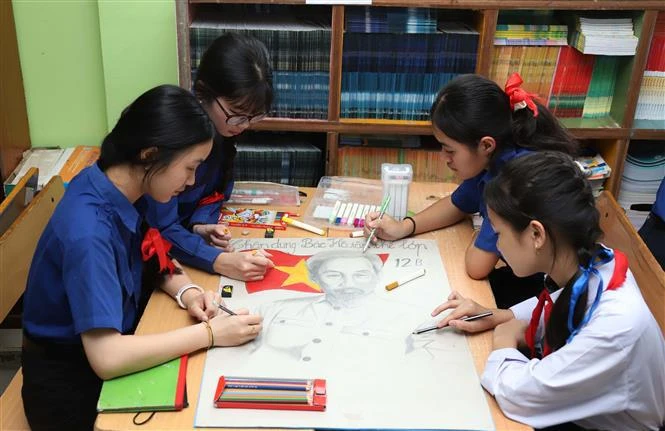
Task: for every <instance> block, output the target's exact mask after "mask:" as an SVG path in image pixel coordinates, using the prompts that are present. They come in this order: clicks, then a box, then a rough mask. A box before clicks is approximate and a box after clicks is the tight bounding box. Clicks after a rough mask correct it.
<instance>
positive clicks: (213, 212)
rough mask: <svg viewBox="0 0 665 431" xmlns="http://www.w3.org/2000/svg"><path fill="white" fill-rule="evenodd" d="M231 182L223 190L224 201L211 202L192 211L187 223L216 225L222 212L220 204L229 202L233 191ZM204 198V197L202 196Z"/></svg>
mask: <svg viewBox="0 0 665 431" xmlns="http://www.w3.org/2000/svg"><path fill="white" fill-rule="evenodd" d="M233 184H234V182H233V181H229V184H227V185H226V189H225V190H224V200H223V201H218V202H213V203H211V204H207V205H201V206H199V207H197V208H196V209H195V210H194V213H193V214H192V217H191V219H190V220H189V223H190V224H191V225H194V224H217V223H218V221H219V214H220V213H221V210H222V204H223V203H224V202H226V201H227V200H229V198H230V197H231V192H232V191H233ZM203 197H205V196H203Z"/></svg>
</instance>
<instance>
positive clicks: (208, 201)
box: [197, 192, 224, 207]
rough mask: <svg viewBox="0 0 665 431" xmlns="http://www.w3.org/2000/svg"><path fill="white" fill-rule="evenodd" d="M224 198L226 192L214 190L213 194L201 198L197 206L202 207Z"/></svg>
mask: <svg viewBox="0 0 665 431" xmlns="http://www.w3.org/2000/svg"><path fill="white" fill-rule="evenodd" d="M223 200H224V194H223V193H220V192H214V193H213V194H211V195H208V196H206V197H204V198H201V200H200V201H199V203H198V205H197V206H199V207H202V206H204V205H210V204H214V203H215V202H220V201H223Z"/></svg>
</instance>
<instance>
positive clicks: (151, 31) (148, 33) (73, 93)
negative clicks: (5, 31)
mask: <svg viewBox="0 0 665 431" xmlns="http://www.w3.org/2000/svg"><path fill="white" fill-rule="evenodd" d="M13 7H14V19H15V21H16V33H17V39H18V45H19V55H20V60H21V69H22V73H23V85H24V88H25V96H26V105H27V109H28V121H29V123H30V139H31V141H32V146H33V147H45V146H60V147H69V146H75V145H98V144H99V143H100V142H101V140H102V138H103V137H104V135H105V134H106V133H107V132H108V130H110V128H111V127H113V124H115V121H116V120H117V118H118V115H119V114H120V111H121V110H122V109H123V108H124V107H125V106H127V104H129V103H130V102H131V101H132V100H133V99H135V98H136V97H137V96H138V95H139V94H141V93H142V92H143V91H145V90H147V89H148V88H150V87H153V86H155V85H158V84H165V83H169V84H177V83H178V64H177V46H176V24H175V2H174V1H173V0H136V1H124V0H76V1H71V0H13Z"/></svg>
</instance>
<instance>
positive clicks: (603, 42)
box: [570, 16, 637, 55]
mask: <svg viewBox="0 0 665 431" xmlns="http://www.w3.org/2000/svg"><path fill="white" fill-rule="evenodd" d="M570 45H571V46H574V47H575V48H577V49H578V50H579V51H580V52H581V53H583V54H596V55H635V50H636V49H637V37H636V36H635V32H634V31H633V19H632V18H589V17H582V16H576V17H575V30H573V32H572V34H571V39H570Z"/></svg>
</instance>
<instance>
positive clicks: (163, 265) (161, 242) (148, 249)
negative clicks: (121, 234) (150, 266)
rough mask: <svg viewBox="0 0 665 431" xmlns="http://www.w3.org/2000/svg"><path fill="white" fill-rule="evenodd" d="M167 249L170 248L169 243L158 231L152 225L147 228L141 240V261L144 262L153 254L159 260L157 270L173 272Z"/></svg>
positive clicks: (173, 267)
mask: <svg viewBox="0 0 665 431" xmlns="http://www.w3.org/2000/svg"><path fill="white" fill-rule="evenodd" d="M169 250H171V243H170V242H168V241H167V240H165V239H164V238H162V235H160V233H159V231H158V230H157V229H155V228H154V227H151V228H150V229H148V231H147V232H146V233H145V236H144V237H143V242H141V256H142V257H143V261H144V262H146V261H147V260H148V259H150V258H151V257H152V256H154V255H155V254H156V255H157V259H158V261H159V272H164V271H168V272H169V274H173V272H174V271H175V265H174V264H173V261H172V260H171V258H170V257H169V254H168V253H169Z"/></svg>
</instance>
